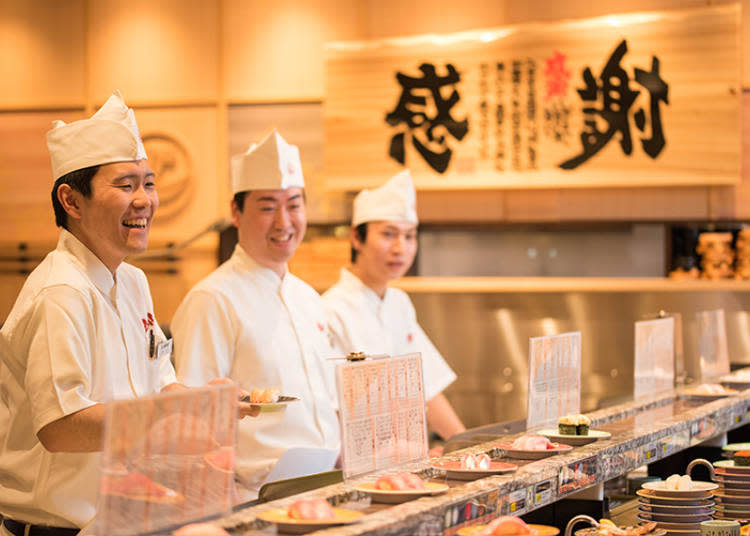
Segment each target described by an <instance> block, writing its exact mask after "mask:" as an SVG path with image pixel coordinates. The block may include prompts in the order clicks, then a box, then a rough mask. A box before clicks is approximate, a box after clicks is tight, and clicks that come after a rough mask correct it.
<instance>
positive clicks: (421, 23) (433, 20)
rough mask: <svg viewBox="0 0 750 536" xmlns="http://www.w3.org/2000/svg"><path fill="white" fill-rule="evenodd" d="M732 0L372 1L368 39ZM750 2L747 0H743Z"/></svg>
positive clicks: (369, 7)
mask: <svg viewBox="0 0 750 536" xmlns="http://www.w3.org/2000/svg"><path fill="white" fill-rule="evenodd" d="M733 1H734V0H719V1H711V0H627V2H622V0H599V1H597V2H590V1H589V0H568V1H566V2H555V1H541V2H540V1H535V2H519V1H517V0H470V1H467V2H456V1H455V0H411V1H410V2H403V1H402V0H372V1H367V2H365V4H366V6H367V16H366V21H367V28H366V30H367V38H368V39H378V38H383V37H393V36H402V35H419V34H424V33H448V32H459V31H464V30H474V29H477V28H490V27H492V26H504V25H506V24H519V23H524V22H536V21H558V20H564V19H580V18H587V17H596V16H599V15H607V14H611V13H626V12H632V11H646V10H648V11H652V10H662V9H679V8H685V7H701V6H707V5H717V4H728V3H733ZM742 1H743V2H746V1H747V0H742Z"/></svg>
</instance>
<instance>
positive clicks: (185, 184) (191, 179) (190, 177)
mask: <svg viewBox="0 0 750 536" xmlns="http://www.w3.org/2000/svg"><path fill="white" fill-rule="evenodd" d="M135 114H136V119H137V121H138V126H139V129H140V132H141V136H142V137H143V139H144V144H145V146H146V151H147V153H148V156H149V161H150V163H151V166H152V167H153V169H154V172H155V173H156V188H157V191H158V192H159V197H160V201H161V206H160V208H159V211H158V212H157V213H156V216H155V218H154V224H153V227H152V230H151V239H152V240H153V241H155V242H166V241H172V242H181V241H183V240H186V239H188V238H190V237H191V236H193V235H194V234H196V233H197V232H199V231H200V230H202V229H204V228H205V227H207V226H208V225H209V224H211V223H212V222H214V221H215V220H216V219H217V218H219V217H220V216H221V215H222V214H220V203H219V188H218V185H219V182H220V181H222V180H224V179H223V178H219V177H217V172H216V170H217V160H218V154H217V151H216V144H217V141H216V138H217V121H218V120H217V112H216V110H215V109H214V108H180V109H172V108H167V109H136V110H135Z"/></svg>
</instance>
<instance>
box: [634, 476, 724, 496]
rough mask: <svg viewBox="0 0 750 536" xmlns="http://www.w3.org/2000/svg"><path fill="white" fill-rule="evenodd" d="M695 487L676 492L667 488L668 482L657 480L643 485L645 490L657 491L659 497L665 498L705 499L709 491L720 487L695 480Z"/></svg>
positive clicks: (713, 483)
mask: <svg viewBox="0 0 750 536" xmlns="http://www.w3.org/2000/svg"><path fill="white" fill-rule="evenodd" d="M692 485H693V487H692V489H686V490H675V489H667V488H666V482H665V481H664V480H656V481H653V482H645V483H644V484H643V486H642V487H643V489H647V490H649V491H655V492H657V493H658V494H659V495H662V496H664V497H698V498H703V497H705V496H706V495H708V494H709V493H708V492H709V491H713V490H715V489H716V488H718V487H719V485H718V484H716V483H715V482H703V481H700V480H693V483H692Z"/></svg>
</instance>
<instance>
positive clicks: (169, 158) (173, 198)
mask: <svg viewBox="0 0 750 536" xmlns="http://www.w3.org/2000/svg"><path fill="white" fill-rule="evenodd" d="M142 139H143V146H144V147H145V148H146V154H147V155H148V161H149V164H150V165H151V169H153V170H154V173H155V174H156V191H157V192H158V194H159V210H158V211H157V212H156V218H154V223H155V224H156V225H159V224H160V223H164V222H168V221H170V220H171V219H173V218H174V217H175V216H177V215H178V214H179V213H180V212H182V211H183V210H184V209H185V208H186V207H187V206H188V205H189V204H190V201H192V197H193V163H192V161H191V160H190V154H189V153H188V151H187V149H186V148H185V146H184V145H183V144H182V143H180V142H179V141H178V140H177V139H176V138H175V137H173V136H170V135H169V134H163V133H158V132H157V133H154V132H152V133H148V134H144V135H143V138H142Z"/></svg>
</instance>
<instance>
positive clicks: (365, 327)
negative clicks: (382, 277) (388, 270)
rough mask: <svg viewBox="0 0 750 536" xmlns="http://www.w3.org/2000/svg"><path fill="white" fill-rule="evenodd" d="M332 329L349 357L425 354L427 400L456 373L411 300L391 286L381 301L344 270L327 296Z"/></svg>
mask: <svg viewBox="0 0 750 536" xmlns="http://www.w3.org/2000/svg"><path fill="white" fill-rule="evenodd" d="M323 303H324V305H325V309H326V316H327V317H328V329H330V331H331V335H332V336H333V340H334V344H335V345H336V346H338V347H339V348H340V349H341V350H343V351H344V352H345V353H349V352H364V353H366V354H389V355H392V356H393V355H401V354H408V353H412V352H420V353H421V354H422V371H423V377H424V392H425V400H427V401H429V400H431V399H432V398H434V397H435V396H437V395H439V394H440V393H441V392H442V391H443V390H444V389H445V388H446V387H448V386H449V385H450V384H451V383H453V381H455V379H456V374H455V373H454V372H453V370H452V369H451V368H450V367H449V366H448V364H447V363H446V362H445V359H443V356H442V355H440V352H438V350H437V348H435V345H433V344H432V341H430V339H429V337H427V335H426V334H425V332H424V331H423V330H422V327H421V326H420V325H419V323H418V322H417V313H416V311H415V310H414V305H413V304H412V303H411V300H410V299H409V296H408V295H407V294H406V293H405V292H404V291H402V290H400V289H396V288H388V289H387V290H386V291H385V296H384V297H383V299H381V298H380V297H379V296H378V295H377V294H376V293H375V291H373V290H372V289H371V288H370V287H368V286H367V285H365V284H364V283H362V281H360V279H359V278H358V277H357V276H355V275H354V274H353V273H351V272H350V271H349V270H347V269H346V268H343V269H342V270H341V277H340V278H339V280H338V282H337V283H336V284H335V285H334V286H332V287H331V288H330V289H328V290H327V291H326V292H325V293H324V294H323Z"/></svg>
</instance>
